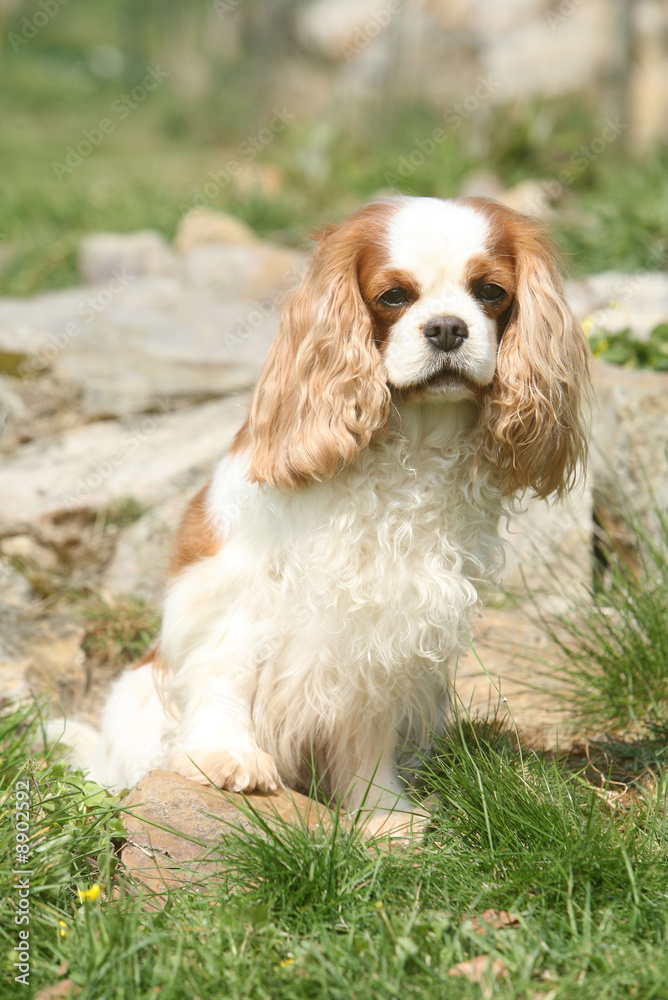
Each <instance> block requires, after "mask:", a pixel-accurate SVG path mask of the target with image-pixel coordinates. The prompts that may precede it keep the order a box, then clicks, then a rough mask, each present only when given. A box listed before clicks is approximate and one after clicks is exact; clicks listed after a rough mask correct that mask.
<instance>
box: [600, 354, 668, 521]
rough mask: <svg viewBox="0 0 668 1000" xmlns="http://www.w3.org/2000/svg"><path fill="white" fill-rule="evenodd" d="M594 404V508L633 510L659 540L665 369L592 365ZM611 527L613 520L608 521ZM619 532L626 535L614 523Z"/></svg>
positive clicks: (667, 448) (666, 423)
mask: <svg viewBox="0 0 668 1000" xmlns="http://www.w3.org/2000/svg"><path fill="white" fill-rule="evenodd" d="M595 376H596V377H595V385H596V395H597V403H598V405H597V407H596V409H595V411H594V423H593V430H592V439H593V440H592V448H591V460H592V467H593V485H594V490H595V502H596V505H597V508H598V509H599V511H600V512H601V513H603V515H604V517H605V516H607V517H610V516H612V517H613V519H614V518H616V513H617V511H616V508H617V507H618V506H621V507H622V509H625V510H626V511H627V512H628V511H633V512H634V513H635V515H636V516H637V517H638V518H639V519H640V522H641V524H642V525H643V526H644V528H645V530H647V531H649V532H650V534H651V536H652V537H654V538H655V539H657V540H658V538H659V537H660V531H659V524H658V511H663V513H664V516H665V513H666V511H667V510H668V372H650V371H637V370H633V369H629V368H622V367H619V366H618V365H610V364H607V363H606V362H604V361H597V362H596V364H595ZM611 526H612V527H613V528H614V529H615V530H617V528H616V527H615V524H612V525H611ZM617 527H618V528H619V530H620V531H621V532H622V535H628V530H627V529H625V528H624V526H623V524H621V525H620V524H619V523H617Z"/></svg>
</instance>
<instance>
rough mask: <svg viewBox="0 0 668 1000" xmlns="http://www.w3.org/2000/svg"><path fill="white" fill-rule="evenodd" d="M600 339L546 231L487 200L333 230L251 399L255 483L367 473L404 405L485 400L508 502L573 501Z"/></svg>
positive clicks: (487, 436) (491, 445)
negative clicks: (364, 466) (576, 307)
mask: <svg viewBox="0 0 668 1000" xmlns="http://www.w3.org/2000/svg"><path fill="white" fill-rule="evenodd" d="M588 386H589V355H588V347H587V343H586V338H585V337H584V334H583V333H582V330H581V328H580V327H579V325H578V323H577V322H576V320H575V319H574V317H573V315H572V313H571V310H570V308H569V306H568V304H567V302H566V300H565V298H564V294H563V288H562V284H561V278H560V275H559V271H558V267H557V261H556V254H555V251H554V249H553V247H552V244H551V243H550V241H549V239H548V238H547V237H546V236H545V234H544V232H543V231H542V229H541V227H540V226H539V224H538V223H536V222H534V221H533V220H530V219H528V218H527V217H525V216H522V215H519V214H518V213H517V212H513V211H511V210H510V209H506V208H504V207H503V206H501V205H498V204H496V203H494V202H488V201H484V200H482V199H454V200H451V201H441V200H439V199H435V198H396V199H389V200H387V201H382V202H377V203H374V204H371V205H368V206H367V207H366V208H363V209H361V210H360V211H359V212H357V213H355V214H354V215H353V216H351V217H350V218H349V219H347V220H345V221H344V222H342V223H341V224H339V225H338V226H332V227H330V228H329V229H326V230H325V231H324V232H323V233H322V234H321V235H320V238H319V241H318V243H317V244H316V247H315V250H314V252H313V254H312V257H311V260H310V264H309V268H308V270H307V272H306V275H305V277H304V279H303V281H302V284H301V286H300V287H299V289H298V290H297V292H296V293H295V294H294V296H293V297H292V299H291V301H290V302H289V303H288V305H287V307H286V309H285V311H284V314H283V317H282V321H281V326H280V329H279V332H278V334H277V336H276V340H275V341H274V344H273V346H272V349H271V352H270V354H269V357H268V359H267V363H266V365H265V368H264V371H263V373H262V376H261V378H260V382H259V385H258V388H257V391H256V394H255V398H254V401H253V408H252V411H251V419H250V432H251V439H252V463H251V477H252V478H253V479H254V480H255V481H257V482H265V483H269V484H270V485H274V486H281V487H290V488H294V487H298V486H300V485H302V484H304V483H306V482H308V481H309V480H313V479H324V478H328V477H330V476H333V475H336V473H337V472H338V471H339V470H340V469H341V468H342V466H344V465H346V464H347V463H348V462H350V461H352V460H354V458H355V457H356V456H357V454H358V453H359V451H360V449H361V448H363V447H366V445H368V443H369V442H370V440H371V438H372V437H373V435H374V434H375V433H377V432H381V431H382V429H383V428H384V426H385V424H386V421H387V416H388V412H389V408H390V403H391V402H392V400H393V399H394V401H395V403H397V404H398V403H399V401H400V400H401V399H408V400H412V401H414V402H417V403H420V402H421V401H424V402H430V403H433V402H435V401H439V400H440V401H442V402H443V403H444V404H446V403H452V404H456V403H457V402H458V401H459V400H463V399H468V400H474V401H475V402H476V403H477V404H478V406H479V418H478V422H477V427H476V433H477V438H478V451H479V454H481V455H485V456H487V458H489V459H491V461H492V462H493V463H494V466H495V468H496V470H497V475H498V479H499V484H500V486H501V488H502V489H503V490H504V491H505V492H507V493H514V492H516V491H518V490H522V489H526V488H527V487H529V488H532V489H533V490H534V491H535V492H536V493H537V494H538V495H539V496H543V497H546V496H549V495H550V494H552V493H556V494H561V493H562V492H563V491H564V490H565V489H566V488H568V486H569V485H570V483H571V482H572V480H573V478H574V476H575V473H576V470H577V466H578V463H579V462H580V461H581V459H582V458H583V456H584V453H585V450H586V443H585V434H584V428H583V426H582V418H581V400H582V397H583V395H586V393H587V391H588Z"/></svg>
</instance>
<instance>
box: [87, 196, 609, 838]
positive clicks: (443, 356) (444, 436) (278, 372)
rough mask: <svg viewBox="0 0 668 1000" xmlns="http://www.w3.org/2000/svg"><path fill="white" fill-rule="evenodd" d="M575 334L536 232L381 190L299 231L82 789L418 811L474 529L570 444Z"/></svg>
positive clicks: (476, 585)
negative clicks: (309, 240)
mask: <svg viewBox="0 0 668 1000" xmlns="http://www.w3.org/2000/svg"><path fill="white" fill-rule="evenodd" d="M589 386H590V361H589V352H588V346H587V340H586V337H585V336H584V334H583V332H582V330H581V328H580V326H579V325H578V323H577V321H576V319H575V318H574V316H573V314H572V312H571V310H570V308H569V306H568V303H567V301H566V299H565V297H564V291H563V286H562V281H561V278H560V273H559V262H558V256H557V254H556V252H555V250H554V247H553V245H552V243H551V242H550V240H549V238H548V237H547V236H546V234H545V233H544V231H543V229H542V227H541V226H540V224H539V223H537V222H536V221H533V220H531V219H529V218H527V217H525V216H522V215H520V214H518V213H516V212H514V211H511V210H510V209H507V208H505V207H503V206H501V205H499V204H497V203H494V202H490V201H486V200H483V199H474V198H460V199H452V200H440V199H434V198H412V197H397V198H391V199H386V200H380V201H377V202H374V203H372V204H369V205H367V206H366V207H364V208H362V209H360V210H359V211H357V212H356V213H355V214H353V215H352V216H351V217H350V218H348V219H346V220H345V221H343V222H341V223H340V224H337V225H333V226H330V227H328V228H326V229H325V230H324V231H323V232H322V233H321V234H320V236H319V238H318V239H317V243H316V245H315V248H314V250H313V253H312V255H311V257H310V260H309V263H308V266H307V269H306V272H305V275H304V277H303V280H302V281H301V284H300V286H299V287H298V288H297V290H296V291H295V292H294V294H293V295H292V297H291V299H290V300H289V301H288V302H287V304H286V306H285V308H284V310H283V313H282V317H281V321H280V325H279V328H278V332H277V335H276V338H275V340H274V343H273V345H272V347H271V350H270V352H269V355H268V357H267V360H266V363H265V365H264V368H263V370H262V373H261V376H260V379H259V383H258V385H257V388H256V390H255V393H254V397H253V401H252V406H251V410H250V415H249V418H248V420H247V421H246V423H245V424H244V425H243V426H242V427H241V428H240V430H239V432H238V434H237V436H236V439H235V441H234V444H233V446H232V447H231V449H230V451H229V453H228V454H227V455H225V457H223V458H222V460H221V461H220V463H219V465H218V466H217V468H216V470H215V473H214V475H213V478H212V480H211V482H210V483H209V484H208V485H207V486H206V487H205V488H204V489H203V490H202V491H201V492H200V493H199V494H198V495H197V496H196V497H195V498H194V499H193V500H192V502H191V503H190V506H189V507H188V509H187V511H186V513H185V516H184V518H183V521H182V524H181V526H180V529H179V532H178V536H177V538H176V543H175V548H174V554H173V558H172V564H171V570H170V578H169V585H168V589H167V594H166V599H165V602H164V616H163V625H162V631H161V633H160V636H159V639H158V640H157V642H156V644H155V645H154V646H153V647H152V648H151V650H150V651H149V653H148V654H147V655H146V657H145V658H144V660H143V661H141V663H140V664H139V666H137V667H135V668H134V669H132V668H131V669H128V670H127V671H126V672H125V673H124V674H123V675H122V676H121V677H120V678H119V679H118V680H117V681H116V683H115V686H114V687H113V689H112V691H111V694H110V697H109V700H108V703H107V705H106V708H105V710H104V714H103V720H102V733H101V736H100V738H99V741H98V743H97V746H96V747H95V749H94V750H93V752H92V755H91V759H90V762H89V766H90V772H91V777H93V778H94V779H95V780H97V781H98V782H100V783H101V784H104V785H108V786H111V787H114V788H121V787H123V786H131V785H133V784H135V783H136V782H137V781H138V780H139V779H140V778H141V777H142V776H143V775H144V774H146V772H147V771H149V770H150V769H152V768H156V767H162V768H168V769H171V770H173V771H176V772H178V773H179V774H181V775H185V776H186V777H188V778H190V779H192V780H193V781H196V782H208V781H211V782H213V783H214V784H215V785H217V786H219V787H220V788H223V789H229V790H232V791H238V792H250V791H253V790H256V791H260V792H264V793H273V792H275V791H276V790H277V789H278V788H279V787H280V786H281V785H283V784H284V785H287V786H289V787H290V788H293V789H299V790H305V791H308V789H309V786H310V784H311V781H312V777H313V768H315V772H316V774H317V779H318V782H319V788H320V791H321V794H323V795H324V796H325V797H326V798H328V799H334V798H338V800H339V801H340V802H342V803H343V804H344V807H345V808H346V809H347V810H348V811H350V812H351V813H353V814H355V815H357V816H359V817H362V819H361V822H362V823H363V824H366V829H367V830H368V831H370V833H371V834H372V835H373V834H374V833H377V832H379V831H380V832H383V833H385V832H388V831H389V832H390V834H392V832H393V831H400V830H402V829H404V828H405V826H406V823H407V817H409V819H410V817H411V816H415V815H417V814H419V806H416V805H415V803H413V802H412V801H411V799H410V798H409V796H408V793H407V791H406V787H405V783H404V782H403V781H402V780H401V778H400V775H399V773H398V769H397V755H398V753H399V752H400V751H401V748H402V747H404V746H406V745H410V746H413V747H414V748H415V747H417V748H418V750H425V749H426V748H427V747H428V745H429V741H430V738H431V734H433V732H434V730H435V729H437V728H438V727H439V726H441V725H442V724H443V720H444V718H445V716H446V712H447V707H448V665H449V664H450V663H452V661H453V660H454V659H455V658H456V657H457V655H458V653H459V652H460V651H461V649H462V648H463V646H464V645H465V644H466V642H467V637H468V636H469V634H470V630H471V618H472V616H473V614H474V613H477V610H478V607H479V603H480V593H481V590H482V589H483V588H484V587H485V586H487V585H489V584H490V583H491V582H493V581H494V580H495V579H496V578H497V577H498V574H499V572H500V569H501V567H502V562H503V552H502V546H501V543H500V542H499V539H498V535H497V524H498V522H499V518H500V517H501V516H502V515H503V513H504V511H507V510H508V509H509V504H512V502H513V499H514V498H517V497H518V496H521V495H522V494H524V493H526V492H527V491H530V492H531V493H532V494H534V495H536V496H538V497H543V498H548V497H561V496H563V495H564V494H565V493H566V492H567V491H568V489H570V488H571V486H572V485H573V484H574V482H575V481H576V479H577V476H578V470H579V467H580V465H581V463H582V462H583V459H584V457H585V454H586V429H585V415H586V414H585V411H586V407H585V406H584V402H585V400H586V397H587V394H588V391H589Z"/></svg>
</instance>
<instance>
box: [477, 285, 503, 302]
mask: <svg viewBox="0 0 668 1000" xmlns="http://www.w3.org/2000/svg"><path fill="white" fill-rule="evenodd" d="M505 294H506V293H505V291H504V290H503V288H501V285H481V286H480V288H479V289H478V291H477V292H476V296H477V297H478V298H479V299H482V301H483V302H498V301H499V299H502V298H503V296H504V295H505Z"/></svg>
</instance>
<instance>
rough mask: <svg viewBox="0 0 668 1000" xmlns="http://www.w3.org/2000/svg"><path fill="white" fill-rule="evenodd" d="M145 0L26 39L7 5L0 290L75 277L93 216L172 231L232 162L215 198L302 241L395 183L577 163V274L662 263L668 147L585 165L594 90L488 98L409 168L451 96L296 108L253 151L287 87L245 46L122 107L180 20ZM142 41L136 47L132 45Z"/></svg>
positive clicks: (565, 200)
mask: <svg viewBox="0 0 668 1000" xmlns="http://www.w3.org/2000/svg"><path fill="white" fill-rule="evenodd" d="M205 6H206V5H199V6H198V8H197V9H198V10H199V9H200V7H201V8H202V9H204V7H205ZM170 9H171V8H170ZM193 9H194V7H193ZM133 10H134V13H133V12H132V11H130V8H129V7H128V6H127V4H126V5H122V4H121V3H120V2H117V0H108V2H107V3H105V4H102V3H101V0H90V3H89V4H87V5H86V6H85V8H82V7H81V5H74V6H72V5H68V6H66V7H64V8H63V9H62V10H60V11H59V13H58V16H57V17H54V18H53V19H52V21H51V22H50V23H49V25H48V26H46V27H45V28H43V29H42V30H41V31H40V32H39V33H38V35H37V37H35V39H34V40H33V41H31V42H30V44H29V45H26V46H23V47H21V49H20V51H18V52H14V51H13V50H12V47H11V45H9V44H8V42H7V39H8V37H9V33H10V32H12V31H14V32H15V31H16V30H17V25H20V23H21V18H22V16H23V14H24V12H23V11H22V10H20V11H19V10H17V12H16V13H15V14H13V15H10V16H9V17H8V20H7V23H6V25H5V46H4V52H3V59H2V60H1V61H0V110H1V111H2V117H3V121H5V122H6V123H7V125H6V127H5V128H4V129H3V130H2V134H1V135H0V153H1V154H2V157H3V163H4V164H5V166H4V168H3V184H2V188H1V190H0V216H1V217H2V220H3V222H2V231H1V232H0V294H13V295H28V294H32V293H34V292H36V291H40V290H44V289H49V288H58V287H63V286H66V285H71V284H73V283H74V282H76V280H77V247H78V244H79V241H80V239H81V237H82V235H83V234H85V233H87V232H90V231H96V230H114V231H121V232H124V231H134V230H137V229H142V228H154V229H157V230H158V231H160V232H162V233H164V234H165V235H166V236H167V237H169V238H171V237H173V235H174V233H175V231H176V228H177V226H178V223H179V220H180V218H181V216H182V214H183V210H184V207H187V206H188V205H191V204H193V202H194V200H195V198H196V195H197V193H198V192H200V193H201V192H202V190H203V188H204V186H205V185H206V184H207V182H209V181H210V174H211V173H217V172H220V171H221V170H222V169H224V167H225V165H226V164H227V163H228V162H229V161H230V159H233V160H237V161H239V162H241V163H242V165H243V166H244V167H247V168H248V170H247V177H246V182H245V184H238V183H236V182H235V181H231V182H230V183H222V182H221V183H220V184H219V185H218V190H217V191H216V190H214V192H213V194H212V196H211V198H210V201H209V203H210V205H211V207H213V208H217V209H222V210H224V211H230V212H233V213H234V214H236V215H239V216H240V217H242V218H244V219H245V220H246V221H247V222H249V223H250V224H251V225H252V226H253V227H254V228H255V229H256V230H257V231H258V232H259V233H260V234H261V235H262V236H265V237H269V238H272V239H274V240H277V241H279V242H283V243H288V244H301V243H302V242H303V240H304V237H305V236H306V235H307V234H308V233H309V231H310V230H311V229H313V228H314V227H318V226H321V225H323V224H325V223H327V222H331V221H332V219H335V218H337V217H341V216H342V215H345V214H346V213H347V212H349V211H350V210H352V209H353V208H355V207H357V206H358V205H359V204H361V203H362V202H364V201H365V200H367V199H369V198H370V197H372V196H373V195H374V194H376V193H377V192H378V191H380V190H383V189H387V188H388V187H390V188H395V187H396V189H397V190H399V191H402V192H406V193H412V194H420V195H435V196H441V197H448V196H452V195H455V194H457V193H458V192H459V190H460V189H461V185H462V183H463V182H464V181H465V180H466V179H467V178H470V176H471V175H472V174H475V173H478V172H481V171H483V172H485V171H487V172H489V171H492V172H494V173H496V174H497V175H498V176H499V177H500V178H501V180H502V181H503V182H504V183H505V184H507V185H512V184H515V183H517V182H519V181H521V180H524V179H526V178H538V179H541V180H548V181H554V179H555V178H558V177H559V176H560V174H562V172H563V171H564V170H569V171H570V173H571V174H572V181H569V183H568V184H567V185H565V186H564V185H562V186H561V192H560V196H559V198H558V200H557V203H556V206H555V207H556V218H555V225H556V231H557V237H558V239H559V241H560V242H561V244H562V246H563V248H564V250H565V252H566V255H567V257H568V259H569V261H570V263H571V267H572V271H573V273H574V274H583V273H589V272H596V271H600V270H604V269H607V268H617V269H621V270H624V271H629V270H634V269H638V268H641V269H642V268H645V267H650V268H656V267H659V266H661V265H662V262H664V261H665V259H666V256H668V241H667V240H666V236H665V234H666V232H667V231H668V183H667V181H666V176H667V171H666V166H667V165H668V151H666V150H658V151H657V152H656V153H655V154H652V155H647V156H646V157H644V158H643V159H642V160H634V159H633V158H632V157H630V156H629V155H628V154H627V153H626V152H625V151H624V149H623V146H622V140H620V141H619V142H614V143H612V144H611V145H610V147H609V148H607V149H606V151H605V152H604V153H603V154H602V155H601V156H599V157H598V158H594V159H593V160H592V159H590V160H588V161H584V162H585V166H584V167H582V166H579V167H578V168H577V169H575V168H574V166H573V156H574V155H575V153H576V151H577V150H578V149H579V148H580V147H582V146H587V144H588V143H590V142H591V140H592V138H593V137H595V136H597V135H598V134H599V131H600V128H601V122H602V116H601V114H600V113H599V112H598V111H597V109H596V108H595V107H594V106H593V105H592V104H591V103H590V102H588V101H587V100H586V99H585V100H581V99H579V98H578V100H577V101H573V100H571V101H563V100H562V101H547V100H544V101H536V102H534V103H532V104H531V106H524V105H522V106H519V105H518V106H512V105H511V106H509V107H503V108H498V109H491V108H488V107H486V106H485V107H484V108H483V109H481V113H480V115H472V116H471V118H470V119H467V120H465V121H463V122H462V123H461V128H459V129H458V130H456V131H455V130H452V131H451V132H448V130H447V129H446V130H445V133H446V134H445V136H444V138H443V140H442V141H439V142H437V143H435V144H433V145H434V149H433V151H432V152H431V153H430V154H429V155H426V156H424V157H423V158H422V162H420V163H419V164H418V166H417V168H416V169H414V170H412V172H409V173H408V174H407V175H406V176H403V177H400V176H399V174H400V170H399V167H400V164H401V163H402V162H407V161H408V158H409V157H410V156H411V154H413V153H415V151H416V150H418V152H419V148H420V147H419V146H418V143H420V144H422V147H423V148H424V143H425V140H426V139H429V137H430V136H431V135H432V134H433V133H434V130H435V129H438V128H441V129H442V126H443V108H439V107H435V106H430V105H428V104H426V103H425V102H424V101H422V102H420V101H417V102H415V101H414V102H412V103H410V104H402V103H401V102H399V103H393V104H389V103H388V106H387V107H385V106H383V107H381V108H378V107H375V106H374V107H373V108H372V109H371V110H370V111H369V113H368V114H367V115H366V117H365V116H364V115H362V117H361V120H360V121H357V120H356V119H355V120H353V118H354V116H351V117H349V118H348V119H347V118H343V117H342V116H339V115H336V114H334V113H332V114H331V115H329V116H327V115H326V116H324V117H323V116H321V117H319V118H318V120H311V119H309V118H308V117H304V116H302V117H300V116H298V115H295V118H294V121H292V122H290V123H289V124H288V125H286V127H285V128H284V129H283V130H281V131H277V132H276V133H275V135H274V137H273V138H272V139H271V141H270V142H268V143H267V145H266V146H264V147H263V148H262V149H260V150H259V152H258V153H257V155H256V156H255V158H254V159H253V160H252V162H250V163H246V161H245V159H244V157H243V155H242V154H240V152H239V150H240V148H242V144H243V143H244V142H245V141H247V140H248V138H249V137H252V136H254V135H256V134H257V133H258V132H259V130H261V129H262V128H263V127H264V126H266V124H267V122H268V121H269V120H270V118H271V114H272V108H273V106H274V104H275V103H276V100H277V98H276V96H275V88H274V87H273V86H270V85H268V84H267V81H266V67H265V66H264V65H262V63H263V62H264V61H266V60H263V59H259V58H258V56H257V54H256V53H254V52H253V51H251V50H250V49H249V50H248V51H244V53H243V54H242V55H241V56H239V57H238V58H236V59H233V60H231V61H228V62H224V61H222V62H221V61H218V62H216V61H215V60H213V61H211V60H210V61H209V63H208V64H207V72H208V74H209V77H210V84H209V90H208V92H207V94H206V95H205V96H204V97H203V96H201V95H195V96H188V94H187V92H185V91H184V90H183V88H179V87H178V86H177V85H176V84H175V82H174V80H173V79H172V77H171V76H170V77H169V78H168V79H167V80H166V81H164V82H162V83H161V84H160V85H159V86H158V87H156V89H155V90H154V91H152V92H151V93H150V94H149V95H148V96H147V98H146V99H145V100H144V101H142V102H141V103H140V104H139V105H138V106H137V108H136V109H134V110H133V111H132V113H131V114H129V115H128V116H127V117H126V118H122V119H121V118H120V117H119V116H115V117H114V113H113V112H111V111H110V108H112V106H113V105H114V102H115V101H117V100H118V99H119V95H122V94H124V93H126V92H128V91H131V90H132V87H133V85H136V84H137V82H138V81H140V80H141V78H142V75H143V73H144V71H145V68H146V66H147V65H154V64H156V63H160V62H161V60H162V59H163V57H164V52H165V49H164V45H165V44H166V43H165V37H167V35H168V34H169V30H170V25H169V24H168V22H169V17H171V15H172V14H175V11H176V8H174V10H172V12H171V14H170V15H169V17H168V15H167V12H166V10H165V11H163V12H162V13H161V14H157V13H156V12H155V11H152V13H150V15H149V14H148V13H147V11H148V5H147V4H136V5H133ZM142 11H143V12H144V13H142ZM140 15H141V16H140ZM144 16H146V17H150V18H152V19H153V22H154V23H153V27H152V28H151V29H150V30H147V31H145V30H144V28H143V27H142V26H141V25H139V24H138V25H137V28H136V30H134V29H129V28H128V24H129V21H128V18H129V19H130V20H131V19H132V17H136V18H138V19H139V20H141V17H144ZM193 16H195V15H194V14H193ZM126 22H127V23H126ZM101 43H102V44H107V45H108V44H112V45H117V46H118V47H120V49H121V50H123V52H124V54H125V56H126V68H125V70H124V71H123V73H122V74H120V75H118V76H116V77H113V76H112V77H110V78H101V77H100V76H99V74H97V75H96V72H95V67H94V65H93V64H92V62H91V53H94V51H95V46H96V45H99V44H101ZM142 44H143V45H144V50H142V53H141V54H139V55H138V54H137V53H135V52H134V47H135V46H139V47H141V45H142ZM455 96H457V95H453V98H454V97H455ZM272 102H273V103H272ZM279 103H280V101H279ZM110 114H111V115H112V120H113V123H114V126H115V127H114V130H113V132H112V133H111V134H108V135H106V136H105V138H104V140H103V141H102V142H100V143H99V145H98V146H96V147H95V148H94V149H92V150H91V152H90V154H89V155H87V156H85V157H84V158H83V159H82V161H81V163H80V164H78V165H76V166H75V167H74V168H73V169H72V170H71V172H69V173H65V174H62V173H60V175H58V172H57V171H56V170H54V167H53V164H54V162H59V163H62V162H63V160H64V157H65V156H66V150H67V148H68V146H76V145H77V144H78V142H79V141H81V139H82V135H83V130H84V129H88V130H89V131H90V130H91V129H95V128H97V126H98V125H99V122H100V121H101V119H103V118H105V117H109V115H110ZM418 159H420V157H418ZM267 171H269V172H271V171H273V175H272V176H274V178H275V180H276V183H275V187H274V188H270V189H267V188H266V187H265V186H263V180H262V179H263V177H264V176H265V175H266V173H267ZM392 178H395V180H393V179H392Z"/></svg>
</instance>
